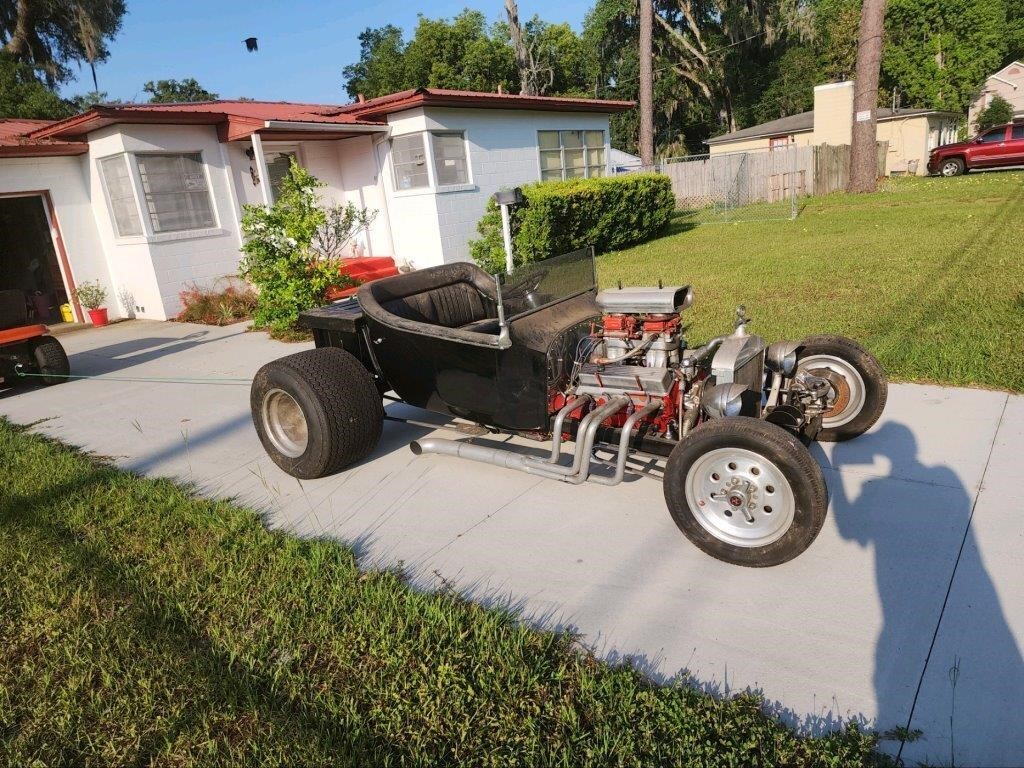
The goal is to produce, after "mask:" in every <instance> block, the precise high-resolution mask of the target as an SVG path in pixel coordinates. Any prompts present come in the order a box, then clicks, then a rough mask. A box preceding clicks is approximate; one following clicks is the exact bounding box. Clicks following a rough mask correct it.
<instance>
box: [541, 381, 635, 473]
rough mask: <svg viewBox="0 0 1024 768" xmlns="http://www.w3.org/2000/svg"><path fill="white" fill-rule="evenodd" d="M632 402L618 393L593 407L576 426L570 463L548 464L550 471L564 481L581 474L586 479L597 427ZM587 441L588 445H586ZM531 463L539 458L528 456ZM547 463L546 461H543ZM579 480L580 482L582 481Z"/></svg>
mask: <svg viewBox="0 0 1024 768" xmlns="http://www.w3.org/2000/svg"><path fill="white" fill-rule="evenodd" d="M631 402H632V400H630V398H629V397H627V396H626V395H619V396H618V397H613V398H612V399H611V400H609V401H608V402H607V403H605V404H604V405H602V406H600V407H598V408H595V409H594V410H592V411H591V412H590V413H588V414H587V415H586V416H584V417H583V419H582V421H580V423H579V426H578V427H577V428H576V451H575V453H574V454H573V458H572V465H571V466H568V467H566V466H564V465H562V464H555V465H550V466H548V467H547V469H548V471H550V472H557V473H558V474H559V475H564V476H565V477H566V478H567V480H566V482H575V478H577V477H579V476H580V475H581V474H582V475H583V480H586V479H587V478H586V474H587V473H589V471H590V469H589V465H590V452H591V450H593V446H594V437H595V436H596V435H597V428H598V426H599V425H600V424H601V422H602V421H604V420H605V419H607V418H608V417H609V416H611V415H612V414H614V413H618V412H619V411H621V410H622V409H623V408H625V407H626V406H627V405H629V404H630V403H631ZM588 442H589V445H590V447H589V448H588V447H587V444H588ZM529 461H530V462H532V463H539V462H541V459H538V458H535V457H532V456H531V457H530V459H529ZM584 462H586V463H587V470H586V472H584V471H583V464H584ZM545 463H547V462H545ZM583 480H580V482H583Z"/></svg>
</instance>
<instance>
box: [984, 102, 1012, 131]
mask: <svg viewBox="0 0 1024 768" xmlns="http://www.w3.org/2000/svg"><path fill="white" fill-rule="evenodd" d="M1011 120H1013V105H1012V104H1010V102H1008V101H1007V100H1006V99H1004V98H1003V97H1002V96H1000V95H999V94H996V95H995V96H993V97H992V101H990V102H989V103H988V106H987V107H985V108H984V109H982V110H981V111H980V112H978V117H977V119H976V120H975V124H976V126H977V129H978V131H979V132H981V131H984V130H985V129H986V128H991V127H992V126H993V125H1002V124H1003V123H1008V122H1010V121H1011Z"/></svg>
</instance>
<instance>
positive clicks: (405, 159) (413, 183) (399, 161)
mask: <svg viewBox="0 0 1024 768" xmlns="http://www.w3.org/2000/svg"><path fill="white" fill-rule="evenodd" d="M391 161H392V163H393V164H394V167H395V188H396V189H398V190H403V189H417V188H419V187H429V186H430V176H429V174H428V172H427V152H426V150H425V149H424V148H423V134H422V133H414V134H411V135H409V136H396V137H395V138H394V139H392V140H391Z"/></svg>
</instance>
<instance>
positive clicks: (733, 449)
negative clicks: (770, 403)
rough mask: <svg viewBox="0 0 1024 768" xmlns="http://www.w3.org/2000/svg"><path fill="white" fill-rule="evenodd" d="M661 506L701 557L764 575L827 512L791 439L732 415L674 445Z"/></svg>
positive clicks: (815, 473) (817, 474) (814, 473)
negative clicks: (665, 506) (694, 545)
mask: <svg viewBox="0 0 1024 768" xmlns="http://www.w3.org/2000/svg"><path fill="white" fill-rule="evenodd" d="M665 501H666V503H667V504H668V508H669V512H670V513H671V515H672V519H673V520H675V522H676V525H678V526H679V529H680V530H681V531H682V532H683V533H684V534H685V535H686V537H687V538H688V539H689V540H690V541H692V542H693V543H694V544H696V545H697V547H699V548H700V549H701V550H703V551H704V552H706V553H707V554H709V555H711V556H712V557H714V558H717V559H719V560H724V561H725V562H727V563H731V564H733V565H743V566H749V567H754V568H764V567H768V566H773V565H780V564H781V563H785V562H788V561H789V560H792V559H793V558H794V557H796V556H797V555H799V554H800V553H801V552H803V551H804V550H805V549H807V548H808V547H809V546H810V545H811V542H813V541H814V539H815V538H816V537H817V536H818V532H819V531H820V530H821V526H822V525H823V524H824V522H825V515H826V514H827V512H828V488H827V486H826V485H825V476H824V474H823V473H822V471H821V467H820V466H819V465H818V463H817V462H816V461H815V460H814V458H813V457H812V456H811V454H810V453H809V452H808V450H807V448H806V447H804V445H803V443H801V442H800V441H799V440H798V439H797V438H795V437H794V436H793V435H791V434H790V433H789V432H787V431H786V430H784V429H782V428H781V427H778V426H776V425H775V424H770V423H768V422H766V421H761V420H759V419H752V418H747V417H744V416H736V417H729V418H723V419H714V420H712V421H708V422H705V423H704V424H702V425H701V426H700V427H698V428H697V429H696V430H694V431H693V432H692V433H690V435H689V436H688V437H686V438H684V439H683V440H682V441H680V442H679V444H678V445H676V447H675V448H674V449H673V450H672V454H671V455H670V456H669V459H668V464H667V466H666V468H665Z"/></svg>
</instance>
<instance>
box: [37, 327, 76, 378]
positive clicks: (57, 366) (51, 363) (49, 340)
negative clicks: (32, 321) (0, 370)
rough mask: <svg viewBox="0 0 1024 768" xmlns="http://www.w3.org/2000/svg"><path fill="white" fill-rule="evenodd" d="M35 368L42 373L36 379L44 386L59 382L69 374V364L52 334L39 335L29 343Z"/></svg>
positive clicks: (61, 347)
mask: <svg viewBox="0 0 1024 768" xmlns="http://www.w3.org/2000/svg"><path fill="white" fill-rule="evenodd" d="M29 348H30V349H31V351H32V358H33V359H34V360H35V362H36V369H37V370H38V371H39V373H41V374H42V378H41V379H38V381H41V382H43V384H45V385H46V386H48V387H49V386H53V385H54V384H61V383H63V382H65V381H67V380H68V376H70V375H71V364H70V363H69V362H68V356H67V353H66V352H65V351H64V347H63V346H61V343H60V342H59V341H57V339H55V338H53V337H52V336H41V337H39V338H38V339H33V340H32V341H31V342H30V343H29Z"/></svg>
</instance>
